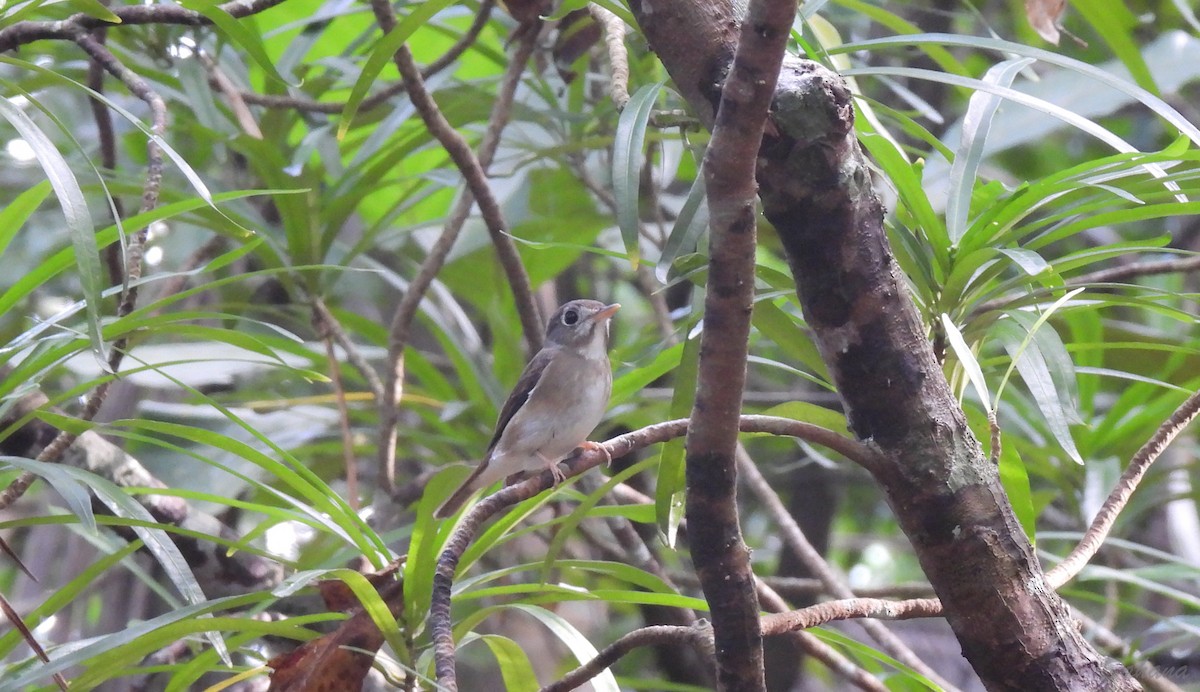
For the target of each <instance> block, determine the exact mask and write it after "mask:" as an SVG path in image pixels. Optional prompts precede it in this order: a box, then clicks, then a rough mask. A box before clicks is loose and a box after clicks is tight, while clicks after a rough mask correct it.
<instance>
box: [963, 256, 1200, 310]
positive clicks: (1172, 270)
mask: <svg viewBox="0 0 1200 692" xmlns="http://www.w3.org/2000/svg"><path fill="white" fill-rule="evenodd" d="M1197 270H1200V255H1196V256H1193V257H1181V258H1178V259H1169V260H1157V261H1152V262H1134V263H1133V264H1126V265H1124V266H1120V267H1110V268H1108V269H1101V270H1099V271H1094V272H1091V273H1088V274H1080V275H1079V276H1076V277H1074V278H1072V279H1068V280H1066V281H1064V282H1063V287H1064V288H1071V287H1074V286H1091V285H1094V284H1105V283H1115V282H1117V281H1128V280H1130V279H1136V278H1139V277H1142V276H1158V275H1160V274H1183V273H1187V272H1194V271H1197ZM1034 294H1036V291H1035V292H1034ZM1030 295H1031V293H1030V292H1029V291H1025V292H1022V293H1017V294H1013V295H1007V296H1002V297H1000V298H994V299H992V300H985V301H984V302H982V303H980V304H979V305H976V306H975V307H974V308H973V309H972V310H971V312H972V313H973V314H976V315H979V314H983V313H985V312H991V311H993V310H1000V309H1003V308H1005V307H1007V306H1009V305H1012V304H1013V303H1016V302H1018V301H1025V300H1029V298H1030Z"/></svg>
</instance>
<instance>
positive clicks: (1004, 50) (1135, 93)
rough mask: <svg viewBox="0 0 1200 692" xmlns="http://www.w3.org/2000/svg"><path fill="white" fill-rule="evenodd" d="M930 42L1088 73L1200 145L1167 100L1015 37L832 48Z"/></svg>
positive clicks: (916, 38) (914, 37)
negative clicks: (991, 52)
mask: <svg viewBox="0 0 1200 692" xmlns="http://www.w3.org/2000/svg"><path fill="white" fill-rule="evenodd" d="M844 1H845V0H843V2H844ZM927 44H933V45H935V46H938V47H945V46H961V47H965V48H981V49H984V50H992V51H996V52H998V53H1000V54H1002V55H1021V56H1027V57H1030V58H1035V59H1037V60H1040V61H1042V62H1045V63H1048V64H1051V65H1057V66H1059V67H1065V68H1067V69H1069V70H1072V71H1075V72H1078V73H1079V74H1081V75H1083V76H1085V77H1090V78H1092V79H1094V80H1096V81H1097V82H1100V83H1101V84H1103V85H1105V86H1107V87H1111V88H1113V89H1116V90H1117V91H1120V92H1122V93H1124V94H1126V95H1128V96H1130V97H1131V98H1133V99H1134V100H1135V101H1138V102H1139V103H1142V104H1144V105H1145V106H1146V107H1147V108H1149V109H1150V110H1152V111H1154V112H1155V113H1157V114H1158V115H1159V117H1161V118H1163V119H1164V120H1166V121H1167V122H1169V123H1171V125H1173V126H1175V127H1176V128H1178V129H1179V131H1180V133H1182V134H1185V135H1187V137H1188V138H1189V139H1191V140H1192V141H1193V142H1194V143H1196V144H1198V145H1200V127H1197V126H1196V125H1195V124H1193V123H1192V122H1191V121H1190V120H1188V119H1187V118H1186V117H1184V116H1183V115H1182V114H1181V113H1180V112H1179V111H1177V110H1176V109H1175V108H1173V107H1172V106H1171V105H1169V104H1168V103H1167V102H1166V101H1164V100H1162V99H1161V98H1159V97H1158V96H1155V95H1154V94H1152V93H1151V92H1149V91H1147V90H1145V89H1143V88H1141V87H1139V86H1137V85H1134V84H1131V83H1129V82H1128V81H1126V80H1124V79H1121V78H1119V77H1116V76H1114V75H1113V74H1112V73H1110V72H1107V71H1105V70H1104V69H1103V68H1100V67H1096V66H1095V65H1089V64H1087V63H1085V62H1083V61H1081V60H1076V59H1074V58H1069V57H1066V56H1064V55H1061V54H1059V53H1054V52H1051V51H1048V50H1044V49H1042V48H1035V47H1033V46H1027V45H1024V44H1021V43H1017V42H1016V41H1005V40H1003V39H998V38H991V37H983V36H968V35H964V34H940V33H926V34H910V35H905V36H889V37H886V38H878V39H868V40H865V41H853V42H849V43H847V44H845V45H844V46H839V47H838V48H837V49H836V50H831V51H830V52H839V53H853V52H855V51H860V50H866V49H871V48H875V47H877V46H896V47H900V48H903V49H905V50H908V49H911V48H912V47H913V46H914V45H916V46H922V47H923V46H925V45H927ZM960 74H966V72H965V71H964V72H960Z"/></svg>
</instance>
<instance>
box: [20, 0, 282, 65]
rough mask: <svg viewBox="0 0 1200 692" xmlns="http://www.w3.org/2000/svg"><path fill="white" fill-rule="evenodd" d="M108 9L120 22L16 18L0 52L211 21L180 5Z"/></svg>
mask: <svg viewBox="0 0 1200 692" xmlns="http://www.w3.org/2000/svg"><path fill="white" fill-rule="evenodd" d="M283 1H284V0H234V1H233V2H227V3H225V4H223V5H217V7H216V9H219V10H221V11H224V12H225V13H227V14H228V15H229V16H231V17H233V18H234V19H240V18H242V17H248V16H250V15H252V14H258V13H259V12H262V11H263V10H266V9H270V8H272V7H274V6H275V5H278V4H280V3H282V2H283ZM109 11H110V12H112V13H113V14H115V15H116V16H117V17H118V18H120V20H121V21H120V23H115V22H108V21H105V20H103V19H100V18H98V17H93V16H91V15H88V14H83V13H82V12H81V13H79V14H73V15H71V16H70V17H67V18H66V19H62V20H58V21H26V22H17V23H16V24H13V25H12V26H10V27H7V28H5V29H0V53H4V52H7V51H10V50H13V49H15V48H17V47H18V46H23V45H25V44H26V43H33V42H34V41H41V40H45V39H69V40H72V41H76V42H78V41H77V37H78V36H79V35H80V34H82V33H85V32H88V31H91V30H92V29H96V28H99V27H104V26H107V27H118V26H128V25H131V24H176V25H184V26H207V25H209V24H212V21H211V20H210V19H209V18H208V17H205V16H204V15H202V14H200V13H199V12H193V11H192V10H185V9H183V8H182V7H180V6H179V5H158V4H155V5H121V6H118V7H111V8H109Z"/></svg>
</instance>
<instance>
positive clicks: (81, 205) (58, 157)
mask: <svg viewBox="0 0 1200 692" xmlns="http://www.w3.org/2000/svg"><path fill="white" fill-rule="evenodd" d="M0 116H3V117H4V119H6V120H8V121H9V122H10V123H12V125H13V127H14V128H16V130H17V134H18V135H20V136H21V138H23V139H24V140H25V141H26V142H27V143H28V144H29V146H30V147H31V148H32V149H33V152H34V154H35V155H36V156H37V160H38V163H39V164H41V166H42V170H43V171H45V173H46V178H47V179H48V180H49V181H50V186H51V187H52V188H54V194H55V195H56V196H57V197H58V204H59V206H60V207H61V208H62V212H63V216H64V217H65V218H66V222H67V230H68V231H69V232H70V234H71V244H72V245H73V246H74V247H75V266H76V268H78V269H79V282H80V285H81V286H82V287H83V298H84V301H85V302H86V304H87V326H88V336H89V338H90V339H91V342H92V351H93V353H95V354H96V358H97V359H98V360H101V361H105V360H106V358H105V355H104V339H103V337H101V335H100V293H101V292H102V291H103V290H104V283H105V280H104V276H103V273H102V271H103V270H102V269H101V267H100V250H99V248H98V247H97V245H96V232H95V230H94V229H93V226H92V214H91V212H90V211H88V206H87V200H86V199H85V198H84V196H83V190H82V189H80V187H79V182H78V181H77V180H75V174H74V173H72V172H71V167H70V166H69V165H68V164H67V160H66V159H65V158H63V155H62V154H60V153H59V151H58V149H56V148H55V147H54V143H53V142H51V141H50V138H49V137H47V136H46V133H44V132H42V130H41V128H39V127H38V126H37V125H36V124H35V123H34V122H33V120H32V119H31V118H30V117H29V116H28V115H25V112H24V111H22V110H21V109H20V108H18V107H17V106H15V105H13V102H12V101H10V100H8V99H7V98H0Z"/></svg>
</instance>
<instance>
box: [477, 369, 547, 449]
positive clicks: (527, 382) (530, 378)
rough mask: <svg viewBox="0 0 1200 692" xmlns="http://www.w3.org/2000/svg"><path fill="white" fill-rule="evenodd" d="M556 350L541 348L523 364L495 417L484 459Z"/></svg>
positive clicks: (526, 399)
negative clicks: (509, 392) (497, 415)
mask: <svg viewBox="0 0 1200 692" xmlns="http://www.w3.org/2000/svg"><path fill="white" fill-rule="evenodd" d="M556 350H557V349H554V348H543V349H542V350H540V351H538V353H537V355H535V356H534V357H533V359H532V360H530V361H529V364H528V365H526V366H525V370H524V372H522V373H521V377H520V379H518V380H517V385H516V386H515V387H513V390H512V394H509V395H508V401H505V402H504V406H502V407H501V408H500V417H499V418H497V419H496V432H494V433H492V441H491V442H489V443H488V448H487V453H486V454H484V455H483V458H484V459H485V460H486V459H487V458H488V457H489V456H491V454H492V450H493V449H495V447H496V443H497V442H499V441H500V436H501V435H503V434H504V429H505V428H507V427H508V424H509V422H511V421H512V419H513V416H515V415H517V411H520V410H521V407H522V406H524V405H525V402H526V401H528V400H529V394H530V392H532V391H533V388H534V387H535V386H537V383H538V379H540V378H541V376H542V372H544V371H545V370H546V367H547V366H548V365H550V361H551V360H553V359H554V354H555V352H556Z"/></svg>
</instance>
